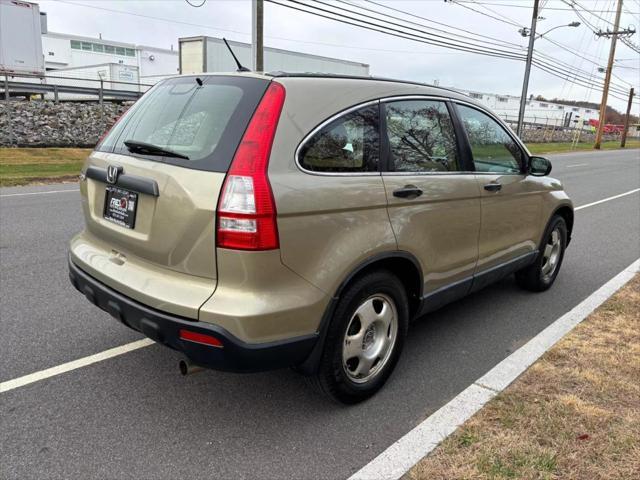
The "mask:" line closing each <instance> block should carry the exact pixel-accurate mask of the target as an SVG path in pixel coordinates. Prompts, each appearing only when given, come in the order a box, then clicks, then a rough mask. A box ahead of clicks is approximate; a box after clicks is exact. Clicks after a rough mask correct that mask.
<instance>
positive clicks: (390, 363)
mask: <svg viewBox="0 0 640 480" xmlns="http://www.w3.org/2000/svg"><path fill="white" fill-rule="evenodd" d="M408 321H409V309H408V303H407V296H406V293H405V291H404V287H403V285H402V283H401V282H400V280H398V278H397V277H396V276H395V275H393V274H391V273H389V272H387V271H378V272H372V273H369V274H366V275H364V276H362V277H360V278H359V279H357V280H356V281H355V282H354V283H353V284H351V285H350V286H349V287H347V289H346V291H345V292H344V294H343V295H342V296H341V298H340V300H339V303H338V305H337V307H336V310H335V312H334V315H333V318H332V319H331V323H330V325H329V330H328V332H327V338H326V341H325V346H324V351H323V353H322V358H321V360H320V366H319V370H318V374H317V375H316V377H315V378H314V383H315V384H316V385H317V386H318V387H319V388H320V389H321V390H322V391H323V392H324V393H325V394H327V395H329V396H330V397H332V398H333V399H335V400H338V401H340V402H342V403H348V404H351V403H357V402H360V401H362V400H365V399H367V398H369V397H371V396H372V395H373V394H375V393H376V392H377V391H378V390H379V389H380V388H381V387H382V386H383V385H384V383H385V382H386V380H387V378H388V377H389V375H391V372H392V371H393V368H394V367H395V364H396V363H397V361H398V358H399V356H400V352H401V351H402V347H403V345H404V339H405V336H406V333H407V325H408Z"/></svg>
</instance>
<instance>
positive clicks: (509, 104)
mask: <svg viewBox="0 0 640 480" xmlns="http://www.w3.org/2000/svg"><path fill="white" fill-rule="evenodd" d="M456 90H457V91H459V92H461V93H464V94H466V95H469V96H470V97H471V98H475V99H476V100H478V101H480V102H482V103H483V104H484V105H486V106H487V107H489V108H490V109H491V110H493V111H494V112H495V113H496V114H497V115H499V116H500V117H501V118H503V119H504V120H506V121H508V122H512V123H514V122H517V120H518V110H519V108H520V97H516V96H513V95H498V94H495V93H482V92H477V91H473V90H462V89H456ZM598 117H599V112H598V110H597V109H593V108H585V107H576V106H572V105H563V104H560V103H553V102H547V101H539V100H535V99H530V100H528V101H527V105H526V108H525V118H524V121H525V123H532V124H537V125H548V126H556V127H578V126H580V124H581V123H582V124H584V125H585V128H586V125H587V124H588V122H589V120H597V119H598Z"/></svg>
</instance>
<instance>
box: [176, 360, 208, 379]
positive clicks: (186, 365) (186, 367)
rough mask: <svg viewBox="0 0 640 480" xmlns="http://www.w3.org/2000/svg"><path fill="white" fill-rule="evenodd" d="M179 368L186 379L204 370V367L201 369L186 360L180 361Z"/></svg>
mask: <svg viewBox="0 0 640 480" xmlns="http://www.w3.org/2000/svg"><path fill="white" fill-rule="evenodd" d="M178 368H179V369H180V373H181V374H182V375H184V376H185V377H186V376H187V375H192V374H194V373H198V372H201V371H202V370H204V367H201V366H200V365H196V364H195V363H192V362H191V361H189V360H186V359H185V360H180V361H179V362H178Z"/></svg>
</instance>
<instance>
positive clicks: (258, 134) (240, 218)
mask: <svg viewBox="0 0 640 480" xmlns="http://www.w3.org/2000/svg"><path fill="white" fill-rule="evenodd" d="M284 98H285V89H284V87H283V86H282V85H281V84H279V83H276V82H271V83H270V84H269V87H268V88H267V91H266V92H265V94H264V96H263V97H262V100H260V104H259V105H258V108H256V111H255V113H254V114H253V117H252V118H251V121H250V122H249V126H248V127H247V130H246V131H245V132H244V135H243V137H242V140H241V142H240V145H239V146H238V149H237V151H236V154H235V156H234V157H233V161H232V162H231V166H230V168H229V172H228V174H227V178H226V179H225V181H224V185H223V187H222V194H221V195H220V200H219V201H218V210H217V222H216V224H217V227H216V229H217V232H216V233H217V235H216V240H217V246H218V247H220V248H229V249H235V250H273V249H277V248H279V247H280V241H279V239H278V225H277V223H276V205H275V201H274V199H273V192H272V191H271V185H270V184H269V178H268V176H267V168H268V166H269V156H270V154H271V146H272V145H273V137H274V136H275V133H276V128H277V127H278V120H279V119H280V113H281V112H282V105H283V104H284Z"/></svg>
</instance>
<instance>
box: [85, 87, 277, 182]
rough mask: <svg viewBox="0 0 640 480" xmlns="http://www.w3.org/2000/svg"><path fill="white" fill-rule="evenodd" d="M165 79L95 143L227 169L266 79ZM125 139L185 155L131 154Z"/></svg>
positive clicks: (118, 150) (166, 159)
mask: <svg viewBox="0 0 640 480" xmlns="http://www.w3.org/2000/svg"><path fill="white" fill-rule="evenodd" d="M200 80H201V81H202V85H200V84H199V83H198V81H197V78H196V77H180V78H172V79H168V80H165V81H163V82H161V83H159V84H158V85H156V86H155V87H153V88H152V89H151V90H149V92H147V93H146V94H145V95H144V96H143V97H142V98H141V99H140V100H138V102H136V103H135V105H134V106H133V107H131V108H130V109H129V110H128V111H127V113H126V114H125V115H124V117H123V118H122V120H121V121H120V122H118V123H117V124H116V126H115V127H114V128H113V129H112V130H111V131H110V132H109V134H108V135H107V136H106V137H105V138H104V140H103V141H102V142H101V143H100V144H99V145H98V146H97V147H96V150H98V151H102V152H113V153H120V154H124V155H133V156H136V157H139V158H144V159H147V160H151V161H157V162H164V163H171V164H174V165H180V166H183V167H188V168H193V169H197V170H210V171H216V172H226V171H227V170H228V169H229V165H230V163H231V160H232V158H233V154H234V153H235V151H236V148H237V147H238V144H239V143H240V140H241V138H242V134H243V133H244V130H245V128H246V127H247V124H248V123H249V120H250V119H251V116H252V115H253V112H254V111H255V109H256V107H257V105H258V102H259V101H260V99H261V98H262V95H263V94H264V92H265V90H266V88H267V86H268V85H269V82H268V81H267V80H263V79H260V78H248V77H237V76H228V77H225V76H215V77H214V76H202V77H201V79H200ZM125 142H136V143H144V144H150V145H153V146H156V147H160V148H162V149H164V150H169V151H171V152H175V153H177V154H179V155H181V156H186V157H188V159H186V158H177V157H173V156H167V155H156V154H155V152H150V151H143V152H140V151H136V152H131V151H130V148H128V147H127V146H126V145H125Z"/></svg>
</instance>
